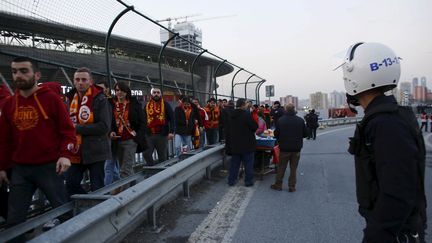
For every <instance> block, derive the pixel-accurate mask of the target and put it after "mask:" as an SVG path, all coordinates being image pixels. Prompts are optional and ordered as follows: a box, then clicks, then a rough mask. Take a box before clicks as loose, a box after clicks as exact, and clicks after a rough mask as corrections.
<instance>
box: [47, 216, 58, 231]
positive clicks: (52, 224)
mask: <svg viewBox="0 0 432 243" xmlns="http://www.w3.org/2000/svg"><path fill="white" fill-rule="evenodd" d="M59 224H61V222H60V220H59V219H57V218H55V219H52V220H51V221H49V222H47V223H45V224H44V225H43V227H42V230H43V231H48V230H50V229H52V228H54V227H56V226H57V225H59Z"/></svg>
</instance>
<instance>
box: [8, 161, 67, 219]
mask: <svg viewBox="0 0 432 243" xmlns="http://www.w3.org/2000/svg"><path fill="white" fill-rule="evenodd" d="M36 188H39V189H40V190H41V191H42V192H43V193H44V194H45V196H46V198H47V199H48V200H49V202H50V204H51V206H52V207H53V208H56V207H58V206H60V205H62V204H64V203H66V202H67V197H66V188H65V186H64V183H63V178H62V176H59V175H57V173H56V163H55V162H52V163H49V164H42V165H15V166H14V167H13V168H12V177H11V180H10V194H9V204H8V205H9V211H8V218H7V223H8V226H12V225H16V224H19V223H21V222H24V221H25V220H26V218H27V212H28V208H29V207H30V204H31V201H32V196H33V194H34V193H35V191H36ZM2 200H3V199H2Z"/></svg>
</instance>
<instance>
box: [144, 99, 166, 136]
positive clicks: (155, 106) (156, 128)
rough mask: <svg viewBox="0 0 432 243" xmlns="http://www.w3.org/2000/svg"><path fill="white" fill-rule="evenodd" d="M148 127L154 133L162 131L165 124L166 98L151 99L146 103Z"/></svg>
mask: <svg viewBox="0 0 432 243" xmlns="http://www.w3.org/2000/svg"><path fill="white" fill-rule="evenodd" d="M146 113H147V127H148V128H150V130H151V132H152V133H153V134H155V133H158V132H160V128H161V127H162V126H164V125H165V123H166V120H165V103H164V100H163V99H161V100H160V101H158V102H156V101H154V100H153V99H151V100H150V101H149V102H147V104H146Z"/></svg>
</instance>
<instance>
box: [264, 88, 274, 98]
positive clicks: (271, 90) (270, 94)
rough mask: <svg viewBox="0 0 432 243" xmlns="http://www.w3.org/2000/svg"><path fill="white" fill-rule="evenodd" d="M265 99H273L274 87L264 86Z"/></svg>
mask: <svg viewBox="0 0 432 243" xmlns="http://www.w3.org/2000/svg"><path fill="white" fill-rule="evenodd" d="M265 91H266V97H274V85H266V86H265Z"/></svg>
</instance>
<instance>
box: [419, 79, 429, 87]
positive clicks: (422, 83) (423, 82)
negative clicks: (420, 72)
mask: <svg viewBox="0 0 432 243" xmlns="http://www.w3.org/2000/svg"><path fill="white" fill-rule="evenodd" d="M420 85H421V86H422V87H427V85H426V77H421V78H420Z"/></svg>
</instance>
